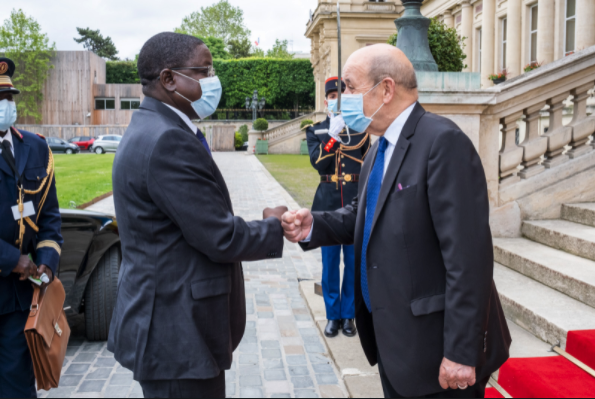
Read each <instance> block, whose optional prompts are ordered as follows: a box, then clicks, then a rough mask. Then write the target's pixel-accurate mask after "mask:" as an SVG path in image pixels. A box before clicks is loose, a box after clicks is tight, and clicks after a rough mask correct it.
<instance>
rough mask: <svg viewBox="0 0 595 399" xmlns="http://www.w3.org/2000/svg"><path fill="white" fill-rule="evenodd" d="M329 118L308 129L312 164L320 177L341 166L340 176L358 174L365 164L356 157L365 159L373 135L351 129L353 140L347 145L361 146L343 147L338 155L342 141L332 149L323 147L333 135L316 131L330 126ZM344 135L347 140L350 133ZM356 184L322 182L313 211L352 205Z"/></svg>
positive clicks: (355, 195) (333, 209) (307, 135)
mask: <svg viewBox="0 0 595 399" xmlns="http://www.w3.org/2000/svg"><path fill="white" fill-rule="evenodd" d="M330 121H331V120H330V118H329V117H327V118H326V120H324V121H322V122H320V123H316V124H315V125H313V126H310V127H308V128H307V129H306V139H307V141H308V151H309V153H310V163H311V164H312V166H313V167H314V169H316V170H317V171H318V174H319V175H321V176H328V175H334V174H335V171H337V167H338V169H339V170H338V171H337V172H338V173H339V176H343V173H345V174H348V175H359V174H360V172H361V169H362V164H361V163H360V162H357V161H356V160H354V159H359V160H363V159H364V158H365V157H366V155H367V154H368V152H369V151H370V136H369V135H368V134H366V133H357V132H352V134H351V142H350V143H349V145H348V146H347V147H353V148H356V147H359V148H356V149H354V150H351V151H346V150H342V154H341V155H339V153H338V150H339V148H340V143H338V142H337V143H335V145H334V147H333V148H332V149H331V150H330V151H326V150H325V148H324V147H325V146H326V145H327V144H328V142H329V141H330V140H331V136H329V135H328V134H316V131H317V130H322V129H328V128H329V127H330ZM344 131H345V130H344ZM341 138H342V139H343V140H344V141H347V134H346V133H344V134H341ZM345 154H346V155H347V156H345ZM338 156H340V158H339V159H337V157H338ZM350 157H351V158H350ZM343 183H345V184H343ZM357 187H358V183H357V182H353V181H352V182H339V185H337V184H335V183H320V184H319V185H318V189H317V190H316V195H315V196H314V202H313V204H312V210H313V211H335V210H337V209H339V208H342V207H343V206H345V205H348V204H350V203H351V201H353V199H354V198H355V197H357Z"/></svg>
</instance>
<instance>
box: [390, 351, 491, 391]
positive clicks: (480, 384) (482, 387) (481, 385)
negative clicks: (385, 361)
mask: <svg viewBox="0 0 595 399" xmlns="http://www.w3.org/2000/svg"><path fill="white" fill-rule="evenodd" d="M393 356H394V354H393ZM378 371H379V373H380V381H381V382H382V390H383V391H384V397H385V398H406V397H407V396H402V395H400V394H399V393H398V391H397V389H398V387H397V389H395V388H394V387H393V386H392V384H391V382H390V380H389V379H388V376H387V375H386V372H385V370H384V367H383V366H382V358H381V357H380V353H379V354H378ZM436 379H438V374H436ZM489 380H490V377H487V378H486V379H484V380H483V381H477V382H476V383H475V385H474V386H472V387H468V388H467V389H464V390H463V389H449V390H444V391H442V392H437V393H435V394H430V395H426V396H422V397H423V398H461V399H465V398H484V397H485V392H486V386H487V385H488V382H489Z"/></svg>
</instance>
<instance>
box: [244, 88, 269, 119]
mask: <svg viewBox="0 0 595 399" xmlns="http://www.w3.org/2000/svg"><path fill="white" fill-rule="evenodd" d="M265 104H266V99H265V98H264V97H261V98H260V99H259V98H258V90H254V94H253V95H252V99H250V97H246V109H251V110H252V121H255V120H256V118H257V115H256V112H257V111H259V110H262V109H263V108H264V106H265Z"/></svg>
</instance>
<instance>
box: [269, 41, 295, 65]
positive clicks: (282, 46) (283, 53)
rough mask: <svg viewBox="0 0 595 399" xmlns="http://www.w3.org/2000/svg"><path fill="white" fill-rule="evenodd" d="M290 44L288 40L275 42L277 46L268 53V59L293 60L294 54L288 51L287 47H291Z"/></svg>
mask: <svg viewBox="0 0 595 399" xmlns="http://www.w3.org/2000/svg"><path fill="white" fill-rule="evenodd" d="M288 43H289V42H288V41H287V40H283V41H280V40H279V39H277V40H275V45H274V46H273V48H272V49H270V50H269V51H267V58H280V59H283V60H290V59H292V58H293V54H291V53H290V52H289V51H287V47H288V46H289V44H288Z"/></svg>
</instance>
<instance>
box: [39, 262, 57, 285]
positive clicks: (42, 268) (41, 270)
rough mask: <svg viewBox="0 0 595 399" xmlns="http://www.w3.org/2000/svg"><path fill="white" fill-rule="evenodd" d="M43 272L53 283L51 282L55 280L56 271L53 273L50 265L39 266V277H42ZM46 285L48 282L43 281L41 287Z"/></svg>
mask: <svg viewBox="0 0 595 399" xmlns="http://www.w3.org/2000/svg"><path fill="white" fill-rule="evenodd" d="M43 273H45V274H46V276H48V278H49V279H50V284H51V282H52V280H53V277H54V273H52V269H50V268H49V267H48V266H46V265H41V266H39V268H38V269H37V278H40V277H41V275H42V274H43ZM46 285H47V284H46V283H43V284H42V285H41V288H44V287H45V286H46Z"/></svg>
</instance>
